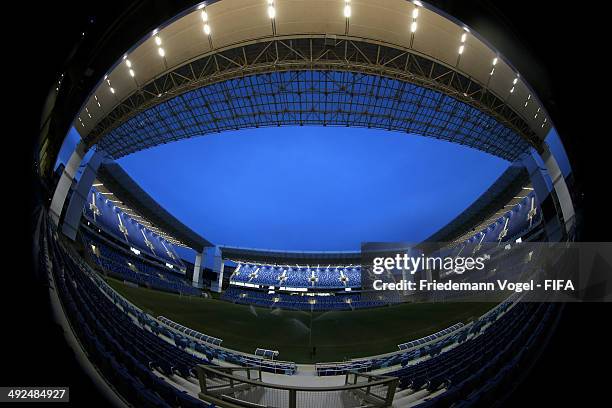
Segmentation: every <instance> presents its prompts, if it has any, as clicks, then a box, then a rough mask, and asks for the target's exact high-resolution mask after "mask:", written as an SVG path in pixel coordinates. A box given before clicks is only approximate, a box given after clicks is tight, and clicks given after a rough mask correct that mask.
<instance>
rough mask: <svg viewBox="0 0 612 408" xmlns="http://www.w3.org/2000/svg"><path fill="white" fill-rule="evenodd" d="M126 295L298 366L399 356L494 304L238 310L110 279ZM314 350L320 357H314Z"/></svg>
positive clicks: (156, 312)
mask: <svg viewBox="0 0 612 408" xmlns="http://www.w3.org/2000/svg"><path fill="white" fill-rule="evenodd" d="M107 281H108V283H109V284H110V285H111V286H112V287H113V288H114V289H115V290H116V291H117V292H119V293H120V294H121V295H123V296H124V297H125V298H127V299H128V300H130V301H131V302H132V303H134V304H135V305H137V306H138V307H140V308H141V309H143V310H144V311H146V312H147V313H150V314H151V315H153V316H160V315H161V316H165V317H167V318H169V319H172V320H174V321H175V322H177V323H180V324H182V325H184V326H187V327H189V328H191V329H194V330H197V331H199V332H201V333H205V334H208V335H210V336H215V337H218V338H221V339H223V343H222V345H223V346H225V347H228V348H231V349H234V350H238V351H243V352H247V353H253V352H254V351H255V349H256V348H258V347H259V348H266V349H272V350H278V351H279V353H280V354H279V360H290V361H294V362H296V363H314V362H323V361H343V360H345V359H349V358H356V357H365V356H371V355H376V354H382V353H388V352H392V351H397V350H398V348H397V345H398V344H400V343H403V342H406V341H410V340H414V339H418V338H420V337H424V336H427V335H430V334H432V333H434V332H436V331H438V330H442V329H445V328H447V327H449V326H451V325H453V324H455V323H458V322H464V323H465V322H468V321H470V320H473V319H475V318H477V317H478V316H480V315H482V314H483V313H485V312H486V311H487V310H489V309H491V308H492V307H493V306H494V305H495V304H493V303H463V302H462V303H436V304H429V303H427V304H426V303H420V304H409V303H404V304H399V305H393V306H387V307H381V308H374V309H358V310H353V311H329V312H307V311H293V310H281V309H269V308H261V307H254V306H246V305H238V304H233V303H229V302H226V301H223V300H218V299H204V298H197V297H191V296H179V295H175V294H170V293H166V292H160V291H156V290H152V289H147V288H140V287H139V288H134V287H131V286H127V285H125V284H123V282H121V281H118V280H114V279H111V278H107ZM313 347H316V355H315V356H312V350H313Z"/></svg>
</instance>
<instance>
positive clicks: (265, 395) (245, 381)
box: [196, 365, 399, 408]
mask: <svg viewBox="0 0 612 408" xmlns="http://www.w3.org/2000/svg"><path fill="white" fill-rule="evenodd" d="M196 369H197V373H198V379H199V381H200V393H199V397H200V398H201V399H202V400H204V401H206V402H209V403H214V404H216V405H219V406H223V407H229V408H238V407H248V408H258V407H271V408H272V407H273V408H285V407H287V408H306V407H308V408H317V407H320V408H329V407H346V408H353V407H354V408H357V407H360V408H377V407H390V406H391V403H392V402H393V396H394V395H395V389H396V388H397V384H398V381H399V379H398V378H397V377H388V376H377V375H369V374H359V373H348V374H346V375H345V381H344V384H343V385H338V386H330V387H300V386H292V385H283V384H271V383H266V382H263V380H262V376H261V369H258V368H246V367H238V368H234V367H215V368H212V367H210V366H205V365H200V366H197V367H196Z"/></svg>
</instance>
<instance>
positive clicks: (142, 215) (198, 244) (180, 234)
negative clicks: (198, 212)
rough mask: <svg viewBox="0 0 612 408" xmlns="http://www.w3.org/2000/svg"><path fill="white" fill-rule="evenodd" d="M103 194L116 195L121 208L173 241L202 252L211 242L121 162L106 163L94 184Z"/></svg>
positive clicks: (101, 167)
mask: <svg viewBox="0 0 612 408" xmlns="http://www.w3.org/2000/svg"><path fill="white" fill-rule="evenodd" d="M94 185H95V187H96V188H98V189H99V190H100V191H101V192H102V193H103V194H104V193H109V194H112V195H113V196H114V197H115V198H116V199H117V201H120V202H121V206H120V207H119V208H121V209H122V210H124V211H125V212H126V213H127V214H128V215H130V216H132V217H134V215H136V217H135V219H136V220H137V221H139V222H141V223H142V224H143V225H145V226H147V227H149V228H151V229H152V230H153V231H155V232H157V233H158V234H160V235H161V236H163V237H164V238H166V239H168V240H169V241H170V242H172V243H175V244H179V245H184V246H188V247H190V248H193V249H194V250H196V251H201V250H202V249H203V248H204V247H206V246H211V245H213V244H211V243H210V242H208V241H207V240H206V239H204V238H202V237H201V236H200V235H199V234H198V233H196V232H194V231H193V230H192V229H191V228H189V227H187V226H186V225H185V224H183V223H182V222H181V221H179V220H178V219H176V218H175V217H174V216H173V215H172V214H170V213H169V212H168V211H166V210H165V209H164V208H163V207H161V206H160V205H159V204H158V203H157V202H156V201H155V200H154V199H153V198H152V197H151V196H150V195H149V194H147V193H146V192H145V191H144V190H143V189H142V188H141V187H140V186H139V185H138V184H137V183H136V182H135V181H134V180H133V179H132V178H131V177H130V176H129V175H128V174H127V173H126V172H125V171H124V170H123V169H122V168H121V166H119V165H118V164H117V163H106V164H103V165H101V166H100V169H99V170H98V179H97V180H96V182H95V183H94Z"/></svg>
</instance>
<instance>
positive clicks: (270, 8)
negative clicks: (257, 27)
mask: <svg viewBox="0 0 612 408" xmlns="http://www.w3.org/2000/svg"><path fill="white" fill-rule="evenodd" d="M268 17H270V19H273V18H275V17H276V9H275V8H274V6H268Z"/></svg>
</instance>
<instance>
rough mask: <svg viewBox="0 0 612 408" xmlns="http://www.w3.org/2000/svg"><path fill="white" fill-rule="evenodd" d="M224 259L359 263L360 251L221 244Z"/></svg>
mask: <svg viewBox="0 0 612 408" xmlns="http://www.w3.org/2000/svg"><path fill="white" fill-rule="evenodd" d="M221 252H222V254H223V258H224V259H230V260H233V261H242V262H261V263H266V264H274V263H276V264H282V265H285V264H291V265H293V264H300V265H304V264H307V265H317V264H320V265H345V266H346V265H359V264H361V252H359V251H336V252H325V251H320V252H317V251H275V250H267V249H255V248H240V247H229V246H221Z"/></svg>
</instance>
